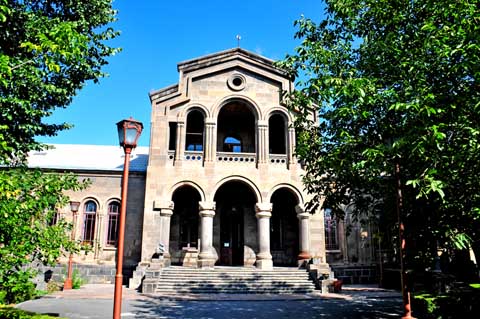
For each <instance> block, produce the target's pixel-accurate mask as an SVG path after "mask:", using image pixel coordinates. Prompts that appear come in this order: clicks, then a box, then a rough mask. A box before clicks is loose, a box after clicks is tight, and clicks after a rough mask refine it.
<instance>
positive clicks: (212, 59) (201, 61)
mask: <svg viewBox="0 0 480 319" xmlns="http://www.w3.org/2000/svg"><path fill="white" fill-rule="evenodd" d="M234 61H235V63H237V64H238V65H248V68H249V69H250V71H253V70H262V71H261V72H262V73H263V74H268V75H269V76H271V77H272V78H277V79H279V78H282V79H287V78H288V74H287V73H286V72H285V71H284V70H282V69H279V68H277V67H276V66H275V65H274V63H275V61H274V60H271V59H268V58H266V57H263V56H261V55H258V54H256V53H254V52H251V51H247V50H245V49H242V48H234V49H229V50H225V51H220V52H216V53H213V54H208V55H205V56H202V57H199V58H195V59H191V60H186V61H183V62H180V63H178V64H177V69H178V71H179V73H180V81H179V83H178V84H174V85H171V86H168V87H165V88H162V89H159V90H154V91H151V92H150V93H149V97H150V100H154V99H161V98H163V97H167V96H168V97H169V98H172V97H177V96H179V95H181V94H185V92H182V88H181V87H180V86H181V82H182V81H183V80H182V79H184V78H188V77H189V76H190V74H195V73H198V72H195V71H198V70H202V69H208V68H212V69H213V68H214V67H215V66H217V65H220V64H228V63H232V62H234ZM197 76H198V74H197Z"/></svg>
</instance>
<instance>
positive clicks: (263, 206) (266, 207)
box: [255, 203, 272, 213]
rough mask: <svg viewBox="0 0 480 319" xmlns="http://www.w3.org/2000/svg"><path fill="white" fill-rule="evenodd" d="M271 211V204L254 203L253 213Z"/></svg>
mask: <svg viewBox="0 0 480 319" xmlns="http://www.w3.org/2000/svg"><path fill="white" fill-rule="evenodd" d="M271 211H272V203H256V204H255V212H257V213H259V212H271Z"/></svg>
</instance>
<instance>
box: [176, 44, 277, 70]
mask: <svg viewBox="0 0 480 319" xmlns="http://www.w3.org/2000/svg"><path fill="white" fill-rule="evenodd" d="M232 59H244V60H250V61H252V62H256V63H257V64H259V65H263V66H264V67H266V68H269V69H271V70H272V71H274V72H275V73H279V74H285V72H284V71H282V70H281V69H278V68H276V67H274V65H273V63H274V62H275V61H274V60H271V59H268V58H266V57H264V56H261V55H259V54H256V53H253V52H251V51H247V50H245V49H242V48H234V49H229V50H225V51H220V52H216V53H212V54H208V55H204V56H201V57H199V58H195V59H191V60H186V61H183V62H180V63H178V64H177V69H178V71H183V72H184V73H186V72H189V71H193V70H197V69H201V68H204V67H207V66H212V65H215V64H218V63H223V62H226V61H229V60H232Z"/></svg>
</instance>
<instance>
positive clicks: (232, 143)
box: [223, 136, 242, 153]
mask: <svg viewBox="0 0 480 319" xmlns="http://www.w3.org/2000/svg"><path fill="white" fill-rule="evenodd" d="M223 150H224V152H233V153H241V152H242V140H241V139H240V138H236V137H233V136H227V137H226V138H225V140H224V141H223Z"/></svg>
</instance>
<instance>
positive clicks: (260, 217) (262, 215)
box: [255, 203, 273, 270]
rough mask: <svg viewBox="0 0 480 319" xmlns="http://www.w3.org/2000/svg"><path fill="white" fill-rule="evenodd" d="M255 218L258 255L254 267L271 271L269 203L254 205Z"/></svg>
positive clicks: (270, 206)
mask: <svg viewBox="0 0 480 319" xmlns="http://www.w3.org/2000/svg"><path fill="white" fill-rule="evenodd" d="M255 211H256V214H255V216H256V217H257V233H258V253H257V261H256V266H257V268H259V269H265V270H268V269H272V268H273V261H272V254H271V253H270V217H272V204H271V203H257V205H255Z"/></svg>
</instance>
